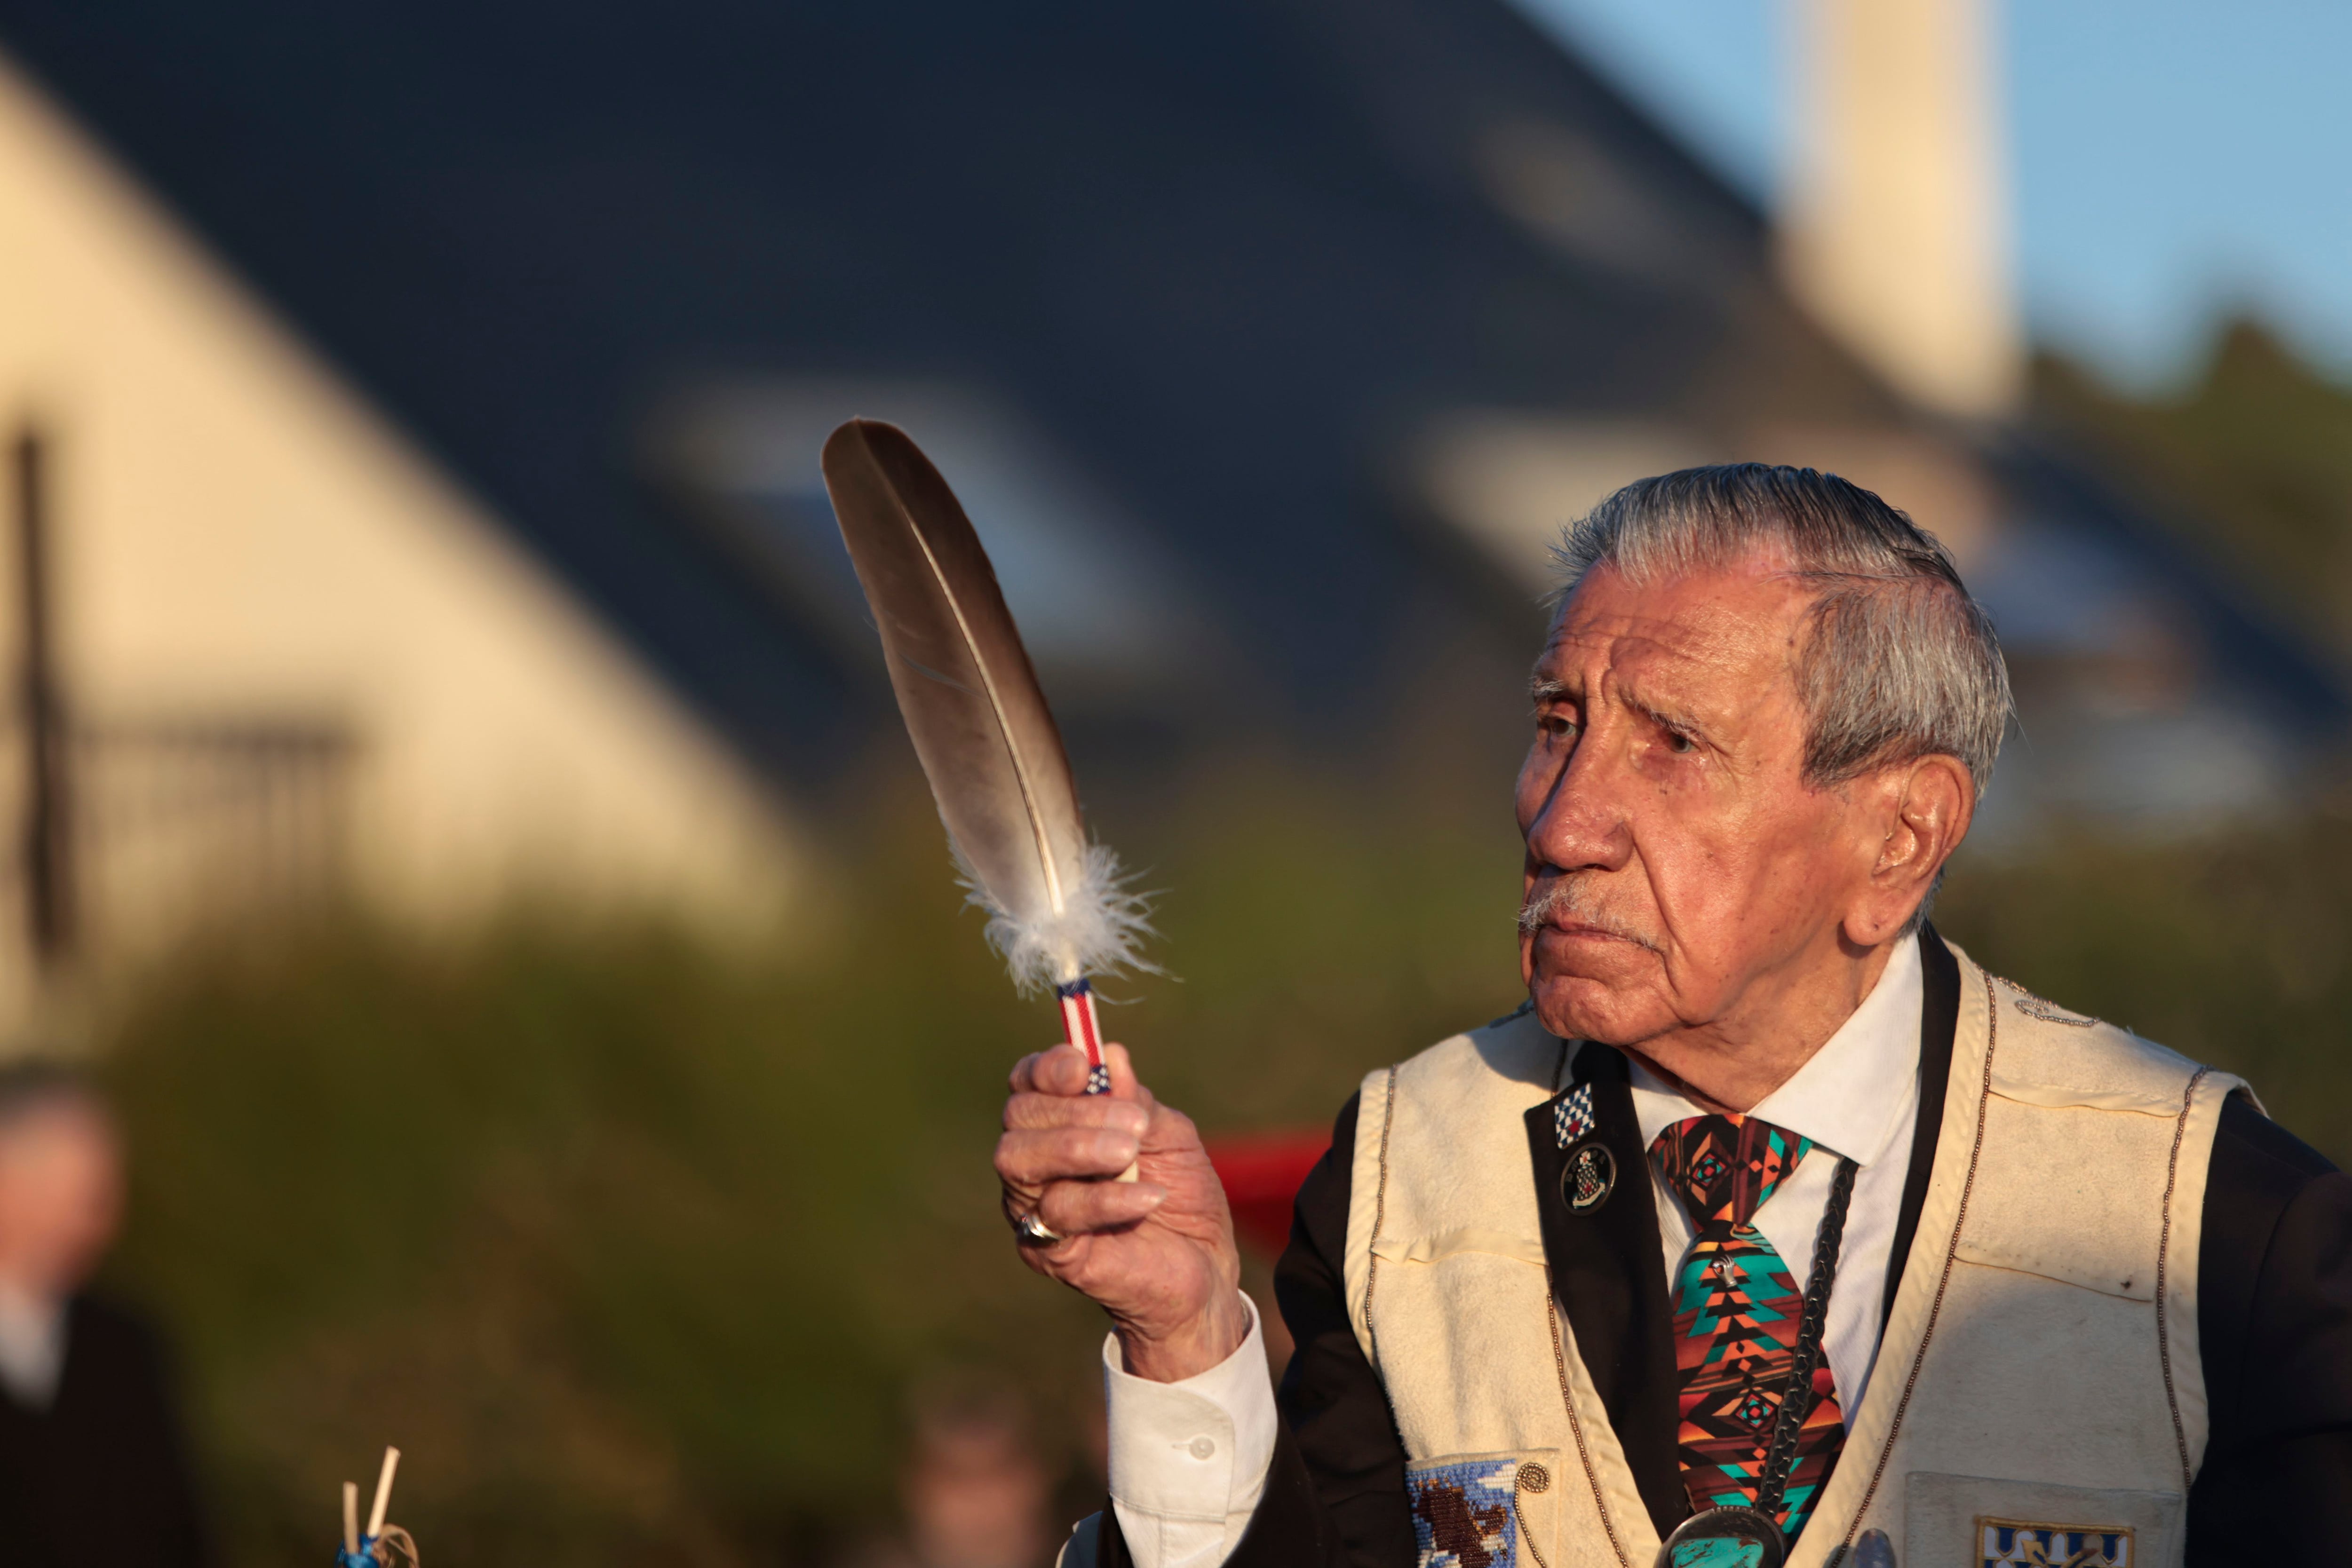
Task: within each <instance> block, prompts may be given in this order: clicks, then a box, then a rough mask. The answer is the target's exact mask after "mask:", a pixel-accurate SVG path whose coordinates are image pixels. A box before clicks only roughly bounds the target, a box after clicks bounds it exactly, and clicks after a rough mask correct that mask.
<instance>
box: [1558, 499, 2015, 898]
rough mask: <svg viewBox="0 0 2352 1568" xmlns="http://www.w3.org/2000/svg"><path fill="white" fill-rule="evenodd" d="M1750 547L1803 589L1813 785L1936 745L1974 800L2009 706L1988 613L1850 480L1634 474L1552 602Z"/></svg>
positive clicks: (1583, 528) (1941, 554)
mask: <svg viewBox="0 0 2352 1568" xmlns="http://www.w3.org/2000/svg"><path fill="white" fill-rule="evenodd" d="M1759 549H1760V550H1766V551H1770V552H1773V553H1776V554H1779V555H1780V556H1782V557H1784V558H1785V559H1787V561H1788V563H1789V567H1790V570H1791V571H1792V572H1794V573H1795V574H1796V575H1798V576H1799V577H1801V578H1802V579H1804V580H1808V581H1810V582H1811V583H1813V584H1814V585H1815V586H1816V588H1817V590H1818V592H1817V595H1816V597H1815V599H1814V601H1813V606H1812V612H1811V628H1810V634H1809V635H1807V636H1806V638H1805V639H1804V642H1803V644H1802V645H1801V648H1800V649H1799V651H1798V654H1797V669H1796V677H1797V689H1798V692H1799V694H1800V696H1801V700H1802V702H1803V704H1804V709H1805V719H1806V725H1807V727H1808V733H1807V735H1806V737H1805V780H1806V782H1807V783H1809V784H1811V785H1812V786H1813V787H1815V788H1816V789H1820V788H1826V787H1829V786H1832V785H1836V784H1842V783H1843V782H1845V781H1846V780H1847V779H1853V778H1857V777H1859V776H1861V775H1862V774H1864V773H1866V772H1868V771H1870V770H1871V769H1873V768H1879V767H1883V766H1885V765H1886V764H1889V763H1895V762H1905V761H1908V760H1910V759H1911V758H1917V757H1927V756H1931V755H1934V754H1937V753H1942V754H1946V755H1948V756H1951V757H1955V758H1958V759H1959V760H1960V762H1961V763H1962V764H1963V765H1965V766H1966V767H1967V768H1968V770H1969V777H1970V778H1971V779H1974V780H1975V783H1976V790H1977V794H1978V796H1979V798H1981V797H1982V795H1983V794H1984V789H1985V785H1986V784H1987V783H1989V782H1990V780H1991V778H1992V768H1993V760H1994V758H1997V757H1998V756H1999V755H2000V740H2001V732H2002V730H2003V729H2004V728H2005V727H2007V724H2008V720H2009V716H2010V711H2011V708H2010V689H2009V667H2008V665H2007V664H2004V663H2003V662H2002V660H2001V656H2000V640H1999V639H1998V638H1997V637H1995V636H1994V634H1993V628H1992V621H1991V618H1990V617H1989V616H1987V615H1986V614H1985V612H1984V610H1983V608H1982V607H1981V606H1979V604H1978V603H1977V601H1975V600H1974V599H1972V598H1970V597H1969V591H1968V588H1967V586H1966V585H1965V584H1963V583H1962V582H1961V581H1960V574H1959V572H1958V570H1955V569H1954V567H1953V565H1952V557H1951V552H1949V551H1948V550H1947V549H1945V548H1944V547H1943V545H1942V544H1940V543H1938V542H1937V539H1936V538H1935V536H1934V535H1932V534H1930V533H1928V532H1927V530H1925V529H1923V528H1920V527H1918V526H1917V525H1916V524H1915V523H1914V522H1912V521H1911V519H1910V518H1909V517H1906V516H1904V514H1902V513H1901V512H1899V511H1896V510H1895V508H1894V507H1890V506H1888V505H1887V504H1886V503H1885V501H1883V500H1881V499H1879V498H1878V497H1876V496H1874V495H1873V494H1871V493H1870V492H1869V491H1868V490H1865V489H1864V488H1862V486H1859V485H1855V484H1853V483H1851V482H1849V481H1847V480H1844V479H1841V478H1839V477H1838V476H1836V475H1834V474H1823V473H1821V472H1819V471H1818V470H1816V469H1811V468H1790V467H1785V466H1777V465H1770V464H1763V463H1734V464H1726V465H1719V466H1715V467H1707V468H1685V469H1682V470H1680V471H1679V472H1676V473H1673V474H1662V475H1659V476H1657V477H1655V478H1652V479H1640V480H1636V481H1635V482H1634V483H1633V484H1631V485H1628V486H1625V487H1624V488H1623V489H1622V490H1620V491H1618V492H1617V493H1616V494H1615V495H1613V496H1612V497H1609V498H1608V499H1607V500H1605V501H1603V502H1601V504H1600V505H1599V506H1598V507H1594V508H1593V509H1592V511H1591V514H1590V515H1589V516H1587V517H1585V518H1584V519H1583V520H1582V521H1580V522H1577V523H1574V524H1571V525H1570V528H1569V529H1568V531H1567V534H1566V536H1565V537H1564V538H1562V539H1561V541H1560V543H1559V548H1558V550H1557V552H1556V553H1557V555H1558V557H1559V565H1560V568H1561V570H1562V574H1563V575H1562V581H1561V584H1560V588H1559V603H1561V604H1563V605H1564V604H1565V603H1566V601H1567V600H1568V598H1569V597H1570V595H1571V594H1573V593H1574V592H1575V591H1576V587H1577V584H1579V583H1580V582H1581V581H1583V580H1584V576H1585V574H1586V573H1587V572H1589V571H1591V570H1593V569H1594V568H1595V567H1599V566H1609V567H1612V568H1614V569H1615V570H1618V571H1620V572H1622V573H1623V574H1624V575H1625V576H1627V577H1628V578H1630V579H1632V580H1634V581H1636V582H1645V581H1653V580H1657V579H1659V578H1662V577H1670V576H1673V575H1675V573H1677V572H1682V571H1688V570H1693V569H1695V568H1706V567H1720V566H1728V565H1731V564H1733V563H1735V562H1737V561H1739V560H1742V559H1747V558H1748V557H1749V556H1751V555H1753V554H1754V553H1756V552H1757V551H1758V550H1759ZM1938 880H1939V881H1940V878H1939V879H1938ZM1933 897H1934V894H1933V893H1932V892H1931V893H1930V894H1929V896H1928V899H1927V901H1923V902H1922V904H1921V905H1920V909H1919V913H1918V914H1917V915H1915V916H1914V917H1913V920H1912V925H1915V926H1916V925H1918V924H1919V923H1920V922H1922V921H1924V920H1925V918H1926V916H1927V904H1928V903H1930V902H1932V901H1933Z"/></svg>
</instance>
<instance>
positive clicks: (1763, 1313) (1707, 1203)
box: [1650, 1116, 1845, 1542]
mask: <svg viewBox="0 0 2352 1568" xmlns="http://www.w3.org/2000/svg"><path fill="white" fill-rule="evenodd" d="M1812 1146H1813V1145H1812V1144H1811V1141H1810V1140H1809V1139H1805V1138H1801V1137H1798V1136H1797V1135H1796V1134H1793V1133H1790V1132H1787V1131H1784V1130H1783V1129H1781V1128H1779V1127H1775V1126H1773V1125H1772V1124H1770V1123H1769V1122H1759V1121H1758V1120H1757V1119H1756V1118H1754V1117H1753V1116H1693V1117H1691V1118H1689V1119H1688V1120H1687V1121H1682V1122H1677V1123H1675V1124H1674V1125H1673V1126H1671V1127H1668V1128H1667V1129H1666V1130H1665V1131H1664V1132H1663V1133H1660V1134H1658V1136H1657V1141H1656V1142H1654V1143H1653V1144H1652V1145H1650V1157H1651V1158H1652V1159H1654V1160H1655V1161H1656V1162H1657V1164H1658V1171H1659V1174H1660V1175H1662V1176H1664V1177H1665V1181H1666V1186H1669V1187H1670V1188H1672V1189H1673V1190H1674V1192H1675V1196H1677V1197H1680V1198H1681V1199H1682V1200H1683V1206H1684V1207H1685V1208H1686V1209H1688V1210H1689V1211H1690V1217H1691V1222H1692V1224H1693V1226H1694V1227H1695V1228H1696V1231H1697V1235H1696V1239H1694V1240H1693V1241H1692V1242H1691V1249H1690V1255H1689V1256H1688V1257H1687V1258H1685V1260H1683V1266H1682V1268H1681V1269H1680V1270H1678V1271H1677V1272H1676V1274H1675V1290H1674V1312H1675V1362H1676V1364H1677V1365H1678V1367H1679V1370H1680V1372H1681V1374H1682V1425H1681V1429H1680V1432H1679V1434H1678V1437H1679V1441H1680V1443H1681V1446H1682V1461H1683V1485H1684V1486H1685V1489H1687V1490H1688V1491H1689V1492H1690V1500H1691V1506H1692V1507H1693V1508H1696V1509H1709V1508H1728V1507H1734V1506H1748V1507H1753V1506H1755V1503H1756V1494H1757V1490H1758V1489H1759V1486H1760V1484H1761V1480H1762V1470H1763V1467H1764V1453H1765V1449H1766V1448H1768V1447H1769V1445H1770V1443H1771V1441H1772V1428H1773V1427H1774V1426H1775V1425H1777V1424H1778V1423H1779V1421H1780V1401H1781V1397H1782V1396H1783V1394H1784V1392H1785V1391H1786V1390H1787V1387H1788V1383H1789V1377H1790V1373H1791V1372H1793V1371H1794V1370H1795V1367H1796V1364H1797V1329H1798V1322H1799V1320H1800V1319H1801V1316H1802V1313H1803V1306H1804V1292H1803V1291H1802V1289H1801V1287H1800V1286H1799V1285H1798V1283H1797V1281H1796V1280H1795V1279H1794V1278H1793V1277H1792V1276H1791V1275H1790V1272H1789V1266H1788V1264H1787V1263H1786V1262H1785V1261H1783V1260H1782V1259H1781V1257H1780V1253H1779V1252H1777V1251H1775V1250H1773V1248H1772V1244H1771V1243H1770V1242H1769V1241H1767V1240H1765V1239H1764V1236H1763V1233H1762V1232H1761V1231H1759V1230H1758V1229H1757V1228H1755V1226H1754V1224H1753V1223H1752V1222H1753V1221H1754V1219H1755V1218H1756V1210H1757V1209H1758V1208H1759V1207H1761V1206H1762V1204H1763V1202H1764V1200H1765V1199H1766V1198H1768V1197H1771V1196H1772V1192H1773V1189H1774V1188H1776V1187H1778V1186H1780V1183H1781V1182H1783V1181H1785V1180H1787V1179H1788V1177H1789V1176H1790V1173H1792V1172H1793V1171H1795V1170H1796V1168H1797V1166H1798V1163H1799V1162H1800V1161H1801V1160H1802V1159H1803V1158H1804V1157H1805V1155H1806V1153H1807V1151H1809V1150H1811V1148H1812ZM1804 1394H1805V1396H1806V1397H1808V1398H1809V1399H1810V1400H1811V1407H1810V1408H1809V1409H1808V1410H1807V1411H1806V1413H1805V1424H1804V1426H1803V1427H1802V1428H1801V1431H1800V1432H1799V1435H1798V1438H1797V1457H1796V1463H1795V1465H1794V1467H1793V1468H1792V1469H1790V1473H1789V1485H1788V1490H1787V1491H1786V1492H1785V1493H1784V1494H1783V1495H1782V1500H1781V1508H1780V1514H1779V1516H1778V1519H1777V1522H1778V1523H1779V1524H1780V1529H1781V1532H1782V1533H1783V1534H1784V1535H1786V1536H1787V1537H1788V1539H1789V1540H1790V1541H1791V1542H1794V1541H1795V1540H1796V1539H1797V1532H1798V1531H1801V1530H1802V1529H1803V1528H1804V1524H1805V1520H1806V1518H1807V1517H1808V1516H1809V1515H1811V1512H1812V1508H1813V1503H1814V1501H1815V1500H1816V1499H1818V1498H1819V1497H1820V1496H1821V1492H1822V1487H1823V1486H1825V1485H1827V1484H1828V1481H1829V1479H1830V1470H1831V1469H1832V1467H1833V1466H1834V1465H1835V1464H1836V1463H1837V1457H1838V1449H1839V1448H1840V1447H1841V1446H1842V1445H1843V1443H1844V1441H1845V1420H1844V1417H1843V1414H1842V1413H1841V1412H1840V1411H1839V1409H1838V1400H1837V1385H1836V1382H1835V1380H1834V1379H1833V1378H1832V1376H1831V1375H1830V1367H1829V1360H1828V1358H1827V1357H1826V1356H1824V1357H1822V1358H1820V1359H1819V1361H1818V1362H1817V1363H1816V1364H1815V1367H1814V1371H1813V1378H1812V1386H1811V1388H1809V1389H1806V1390H1805V1391H1804Z"/></svg>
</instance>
